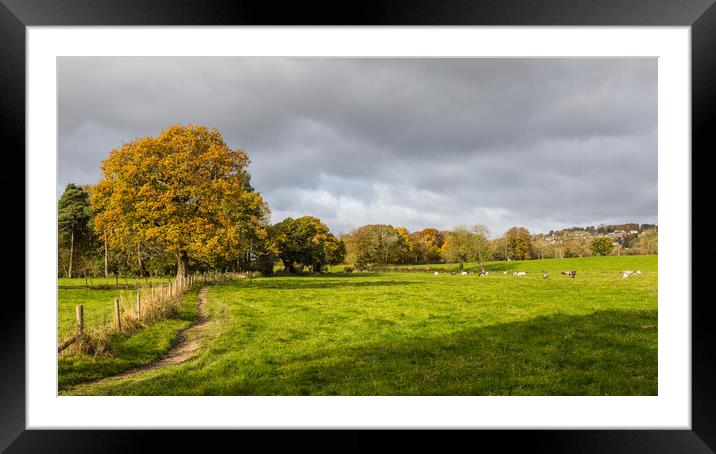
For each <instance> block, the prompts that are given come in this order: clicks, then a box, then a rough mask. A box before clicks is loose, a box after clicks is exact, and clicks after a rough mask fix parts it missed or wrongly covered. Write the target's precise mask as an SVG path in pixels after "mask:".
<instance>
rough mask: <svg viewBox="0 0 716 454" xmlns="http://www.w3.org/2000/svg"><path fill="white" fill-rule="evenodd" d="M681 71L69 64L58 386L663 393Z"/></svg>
mask: <svg viewBox="0 0 716 454" xmlns="http://www.w3.org/2000/svg"><path fill="white" fill-rule="evenodd" d="M657 80H658V73H657V59H656V58H576V57H570V58H370V57H360V58H358V57H353V58H343V57H320V58H319V57H131V56H128V57H58V58H57V102H58V109H57V113H58V123H57V130H58V137H57V143H58V154H57V158H58V168H57V182H56V199H57V256H56V260H57V301H56V302H54V303H55V304H56V307H55V309H56V311H57V385H58V389H57V393H58V395H61V396H64V395H73V396H88V395H102V396H108V395H121V396H130V395H141V396H175V395H182V396H189V395H191V396H315V395H321V396H515V395H518V396H656V395H658V394H659V381H658V373H657V372H658V361H657V359H658V285H657V284H658V224H659V223H658V190H657V189H658V180H657V174H658V171H657V170H658V166H657V164H658V162H657V154H658V148H657V142H658V141H657V131H658V129H657V127H658V124H657V118H658V112H657ZM664 229H667V226H666V224H665V225H664ZM664 247H665V248H666V246H664ZM666 252H667V250H666V249H665V250H664V253H665V254H666Z"/></svg>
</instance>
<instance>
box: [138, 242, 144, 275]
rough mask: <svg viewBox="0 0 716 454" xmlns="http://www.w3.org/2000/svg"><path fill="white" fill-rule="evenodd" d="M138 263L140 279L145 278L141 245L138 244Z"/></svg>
mask: <svg viewBox="0 0 716 454" xmlns="http://www.w3.org/2000/svg"><path fill="white" fill-rule="evenodd" d="M137 262H138V263H139V277H144V268H143V267H142V254H141V252H140V251H139V244H137Z"/></svg>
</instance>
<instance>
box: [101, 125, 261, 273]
mask: <svg viewBox="0 0 716 454" xmlns="http://www.w3.org/2000/svg"><path fill="white" fill-rule="evenodd" d="M248 164H249V158H248V156H247V154H246V152H245V151H244V150H232V149H230V148H229V147H228V146H227V145H226V144H225V143H224V140H223V138H222V136H221V134H220V133H219V132H218V131H217V130H216V129H208V128H206V127H203V126H197V125H188V126H180V125H173V126H171V127H169V128H167V129H165V130H164V131H162V132H161V133H160V134H159V135H158V136H157V137H143V138H139V139H136V140H134V141H132V142H129V143H125V144H123V145H122V146H121V147H120V148H117V149H113V150H112V152H111V153H110V155H109V157H108V158H107V159H106V160H105V161H104V162H103V163H102V167H101V169H102V179H101V181H100V182H99V183H98V184H97V185H95V186H94V187H93V189H92V196H91V204H92V207H93V209H94V211H95V213H96V216H95V219H94V223H95V228H96V230H97V232H106V233H107V235H108V239H109V242H110V244H111V246H112V247H114V248H120V249H124V250H132V249H133V248H135V247H136V246H137V245H142V246H143V247H146V248H152V249H154V250H160V251H162V252H164V253H169V254H173V255H175V256H176V257H177V260H178V268H179V269H178V273H177V277H178V278H181V277H182V276H181V275H182V274H185V273H186V265H187V263H188V258H189V257H191V258H193V259H195V260H198V261H202V262H206V263H213V262H215V261H216V260H217V259H231V258H232V257H233V256H235V255H237V254H239V253H240V252H241V251H245V250H247V242H248V241H249V240H251V239H252V238H256V237H265V235H266V227H267V226H268V218H269V209H268V206H267V205H266V203H265V202H264V201H263V199H262V198H261V196H260V195H259V194H258V193H257V192H255V191H254V190H253V188H252V187H251V185H250V175H249V173H248V171H247V165H248Z"/></svg>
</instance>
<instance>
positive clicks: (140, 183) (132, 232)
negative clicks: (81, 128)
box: [58, 125, 658, 284]
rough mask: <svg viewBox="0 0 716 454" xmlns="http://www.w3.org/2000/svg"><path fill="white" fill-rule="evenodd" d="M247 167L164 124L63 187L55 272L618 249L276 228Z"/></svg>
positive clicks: (648, 240) (372, 228) (464, 258)
mask: <svg viewBox="0 0 716 454" xmlns="http://www.w3.org/2000/svg"><path fill="white" fill-rule="evenodd" d="M248 164H249V158H248V156H247V154H246V152H245V151H244V150H232V149H230V148H229V147H228V146H227V145H226V144H225V143H224V141H223V138H222V137H221V134H220V133H219V132H218V131H217V130H216V129H208V128H205V127H202V126H195V125H188V126H186V127H184V126H179V125H175V126H171V127H170V128H168V129H166V130H164V131H162V132H161V133H160V134H159V135H158V136H157V137H144V138H140V139H137V140H135V141H132V142H129V143H125V144H123V145H122V146H121V147H120V148H117V149H113V150H112V151H111V153H110V155H109V157H108V158H107V159H106V160H105V161H104V162H103V163H102V167H101V169H102V178H101V180H100V181H99V182H98V183H97V184H96V185H93V186H78V185H75V184H69V185H67V187H66V189H65V192H64V193H63V194H62V196H61V198H60V200H59V202H58V242H59V244H58V259H59V264H60V270H59V274H60V275H61V276H68V277H72V276H77V275H84V276H88V275H94V276H96V275H99V274H104V275H105V276H107V275H109V274H110V273H113V274H116V275H120V274H123V275H138V276H144V275H147V274H154V275H166V274H167V273H176V276H177V281H183V280H184V279H186V276H187V273H188V272H189V271H190V270H196V271H203V270H206V269H218V270H223V271H246V270H257V271H261V272H263V273H267V274H270V273H272V272H273V269H274V266H275V264H276V263H278V261H280V262H281V263H282V264H283V266H284V268H285V270H286V271H288V272H296V271H299V270H300V269H306V268H308V269H311V270H313V271H321V270H322V269H323V268H324V267H325V266H326V265H334V264H339V263H344V262H345V263H348V264H351V265H354V266H355V267H357V268H366V267H368V266H371V265H377V264H424V263H437V262H450V263H464V262H468V261H470V262H478V263H484V262H485V261H488V260H527V259H532V258H546V257H570V256H585V255H591V254H595V255H608V254H614V253H616V254H620V253H621V252H623V250H624V249H625V248H623V247H622V245H621V244H620V243H617V247H614V245H613V242H612V240H610V239H609V238H606V237H605V239H599V238H597V239H598V241H597V240H595V237H594V235H595V233H597V230H596V229H594V228H592V229H591V231H588V230H584V229H578V228H575V229H568V230H564V231H560V232H550V234H548V235H543V234H539V235H531V234H530V232H529V231H528V230H527V229H526V228H524V227H513V228H510V229H509V230H507V232H505V234H504V235H502V237H500V238H497V239H493V240H490V239H488V238H489V231H488V229H487V227H485V226H484V225H479V224H478V225H474V226H472V227H466V226H457V227H455V228H453V229H452V230H445V231H440V230H437V229H434V228H425V229H423V230H420V231H417V232H409V231H408V230H407V229H406V228H404V227H393V226H391V225H388V224H371V225H365V226H362V227H360V228H358V229H355V230H353V231H352V232H349V233H347V234H343V235H341V236H340V238H336V236H334V235H333V234H332V233H331V232H330V230H329V229H328V227H327V226H326V225H325V224H323V223H322V222H321V220H320V219H318V218H316V217H312V216H304V217H300V218H295V219H294V218H287V219H285V220H283V221H281V222H278V223H276V224H274V225H271V223H270V210H269V207H268V205H267V204H266V203H265V202H264V200H263V198H262V197H261V195H260V194H259V193H258V192H256V191H255V189H254V188H253V187H252V185H251V176H250V175H249V173H248V171H247V166H248ZM635 226H636V227H635ZM623 227H624V228H625V229H627V228H630V229H631V228H633V229H639V228H640V227H639V226H638V225H637V224H634V225H631V224H629V225H627V224H625V225H624V226H623ZM642 227H643V226H642ZM599 229H601V231H604V232H607V234H609V232H611V231H612V230H609V228H606V227H603V226H600V227H599ZM630 232H631V231H630ZM630 234H631V235H636V237H637V239H638V248H631V250H632V251H634V250H638V252H639V253H649V254H655V253H656V252H657V249H658V245H657V235H656V229H655V228H653V229H648V230H644V229H642V230H639V232H638V234H636V233H630ZM625 238H626V237H625ZM607 240H608V242H607ZM630 241H631V240H630ZM182 284H183V282H182Z"/></svg>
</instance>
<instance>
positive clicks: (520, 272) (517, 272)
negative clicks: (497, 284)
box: [512, 271, 527, 276]
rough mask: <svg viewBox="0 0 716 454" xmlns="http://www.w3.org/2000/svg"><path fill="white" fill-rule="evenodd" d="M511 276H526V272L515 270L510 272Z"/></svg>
mask: <svg viewBox="0 0 716 454" xmlns="http://www.w3.org/2000/svg"><path fill="white" fill-rule="evenodd" d="M512 275H513V276H527V272H525V271H515V272H514V273H512Z"/></svg>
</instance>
